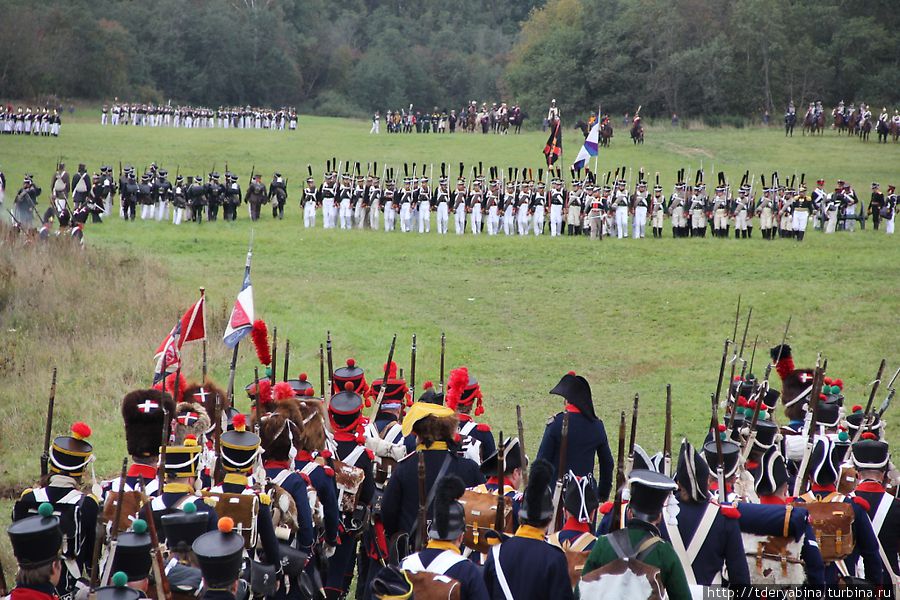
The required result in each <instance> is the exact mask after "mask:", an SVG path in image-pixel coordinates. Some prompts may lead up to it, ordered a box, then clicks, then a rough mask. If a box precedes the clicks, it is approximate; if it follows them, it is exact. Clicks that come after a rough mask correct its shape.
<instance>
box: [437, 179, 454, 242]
mask: <svg viewBox="0 0 900 600" xmlns="http://www.w3.org/2000/svg"><path fill="white" fill-rule="evenodd" d="M448 185H449V179H448V178H447V176H446V175H441V178H440V180H439V181H438V189H437V191H435V193H434V203H435V205H436V207H437V209H436V213H437V215H436V216H437V232H438V234H440V235H447V225H448V223H449V221H450V191H449V189H448Z"/></svg>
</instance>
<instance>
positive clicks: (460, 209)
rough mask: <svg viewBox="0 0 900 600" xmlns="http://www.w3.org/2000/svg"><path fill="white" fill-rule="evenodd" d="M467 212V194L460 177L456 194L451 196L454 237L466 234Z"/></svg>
mask: <svg viewBox="0 0 900 600" xmlns="http://www.w3.org/2000/svg"><path fill="white" fill-rule="evenodd" d="M467 210H468V192H467V191H466V180H465V178H463V177H460V178H459V180H458V181H457V182H456V192H454V194H453V215H454V219H453V226H454V231H456V235H462V234H464V233H465V232H466V211H467Z"/></svg>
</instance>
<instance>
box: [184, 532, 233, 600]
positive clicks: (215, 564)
mask: <svg viewBox="0 0 900 600" xmlns="http://www.w3.org/2000/svg"><path fill="white" fill-rule="evenodd" d="M233 528H234V521H232V520H231V519H229V518H228V517H223V518H221V519H219V522H218V527H217V531H209V532H207V533H204V534H203V535H201V536H200V537H198V538H197V539H196V540H194V543H193V545H192V546H191V549H192V550H193V551H194V555H195V556H196V557H197V562H198V563H199V565H200V571H201V572H202V573H203V583H204V592H203V594H202V595H201V596H200V598H201V599H202V600H235V594H236V593H237V591H238V588H239V585H238V584H239V578H240V576H241V570H242V567H243V562H244V561H243V559H244V556H243V555H244V538H243V537H241V536H240V535H238V534H237V533H234V531H232V529H233Z"/></svg>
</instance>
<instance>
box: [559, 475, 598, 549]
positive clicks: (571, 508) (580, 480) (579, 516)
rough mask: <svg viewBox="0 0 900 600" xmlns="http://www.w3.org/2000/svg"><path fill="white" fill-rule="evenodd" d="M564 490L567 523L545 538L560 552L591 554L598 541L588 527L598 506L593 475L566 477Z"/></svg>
mask: <svg viewBox="0 0 900 600" xmlns="http://www.w3.org/2000/svg"><path fill="white" fill-rule="evenodd" d="M564 489H565V492H564V495H563V499H562V501H563V508H565V511H566V520H565V522H564V523H563V527H562V529H560V530H559V531H557V532H556V533H554V534H552V535H550V536H548V537H547V541H548V542H550V543H551V544H553V545H554V546H557V547H559V548H562V549H563V550H569V551H575V552H590V551H591V550H592V549H593V548H594V544H595V543H596V541H597V537H596V536H595V535H594V534H593V532H592V531H591V524H592V523H593V522H594V519H595V518H596V516H597V509H598V508H599V507H600V500H598V499H597V482H595V481H594V476H593V475H586V476H584V477H578V476H577V475H574V474H572V473H569V474H567V475H566V483H565V486H564Z"/></svg>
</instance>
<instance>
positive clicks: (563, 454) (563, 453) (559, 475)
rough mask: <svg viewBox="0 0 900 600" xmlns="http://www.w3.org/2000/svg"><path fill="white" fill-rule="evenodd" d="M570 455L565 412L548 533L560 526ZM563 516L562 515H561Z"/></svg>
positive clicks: (567, 422)
mask: <svg viewBox="0 0 900 600" xmlns="http://www.w3.org/2000/svg"><path fill="white" fill-rule="evenodd" d="M568 453H569V411H565V412H564V413H563V422H562V436H561V438H560V443H559V466H558V467H557V469H556V487H554V488H553V518H552V519H551V520H550V527H548V528H547V533H548V534H551V533H555V532H556V530H557V527H558V526H559V525H560V524H559V523H558V518H559V515H558V514H557V513H560V505H561V504H562V502H561V500H562V489H563V481H564V480H565V476H566V465H567V464H568V462H567V461H568ZM560 514H561V513H560Z"/></svg>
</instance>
